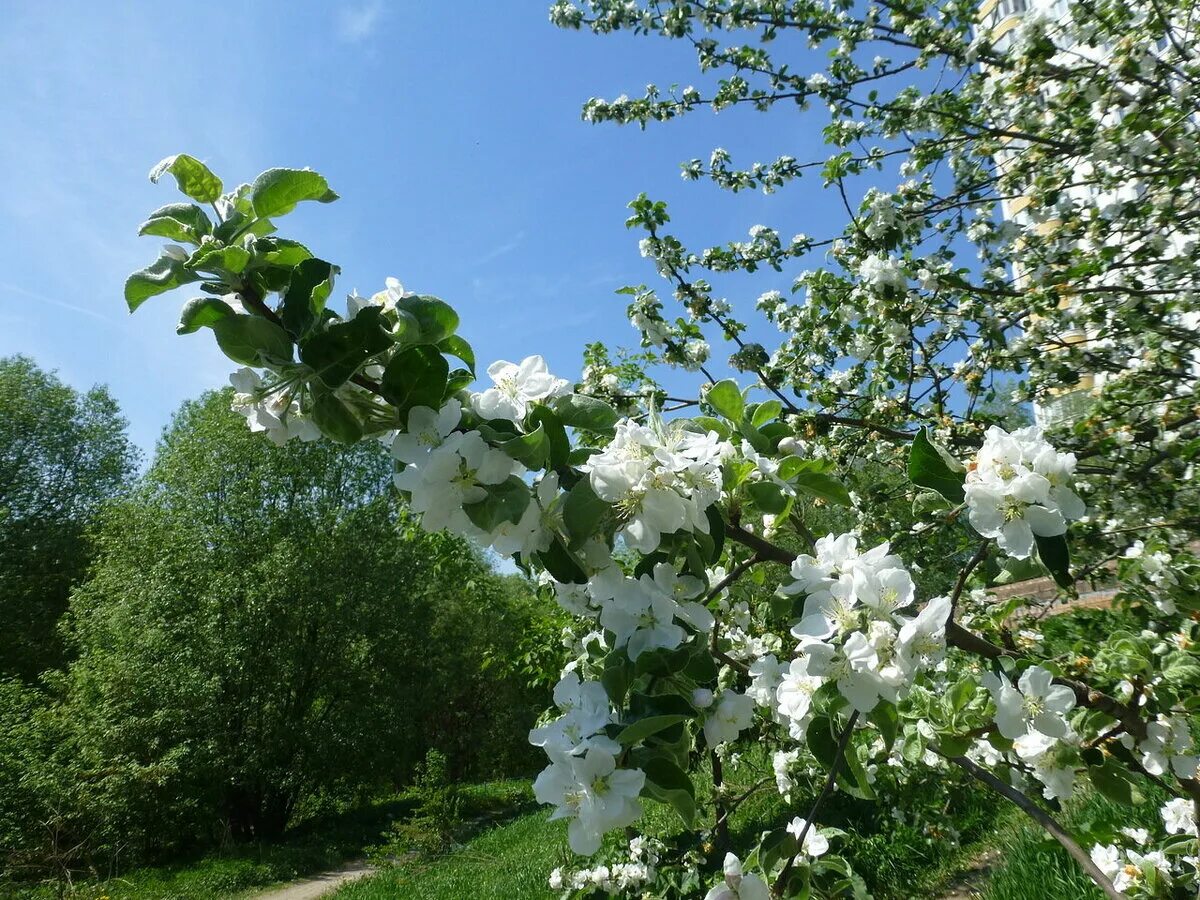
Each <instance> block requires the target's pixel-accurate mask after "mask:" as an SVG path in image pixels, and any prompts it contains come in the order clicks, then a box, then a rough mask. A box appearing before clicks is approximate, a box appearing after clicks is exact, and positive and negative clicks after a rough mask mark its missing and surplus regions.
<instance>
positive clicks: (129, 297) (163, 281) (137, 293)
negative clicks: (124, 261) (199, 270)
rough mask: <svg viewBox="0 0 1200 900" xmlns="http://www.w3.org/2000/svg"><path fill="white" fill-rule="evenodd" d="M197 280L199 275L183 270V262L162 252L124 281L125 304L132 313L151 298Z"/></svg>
mask: <svg viewBox="0 0 1200 900" xmlns="http://www.w3.org/2000/svg"><path fill="white" fill-rule="evenodd" d="M199 280H200V276H199V275H197V274H195V273H194V272H189V271H188V270H187V269H185V268H184V260H181V259H176V258H175V257H174V256H172V255H171V254H169V253H167V252H166V251H165V250H164V251H163V253H162V255H161V256H159V257H158V259H156V260H155V261H154V262H152V263H151V264H150V265H148V266H147V267H146V268H144V269H141V270H139V271H137V272H134V273H133V274H132V275H130V276H129V277H128V278H126V279H125V303H126V305H127V306H128V307H129V311H130V312H133V311H134V310H135V309H137V308H138V307H139V306H141V305H142V304H143V303H145V302H146V301H147V300H148V299H150V298H151V297H154V296H156V295H158V294H165V293H166V292H167V291H172V290H174V289H175V288H177V287H179V286H180V285H182V284H189V283H191V282H193V281H199Z"/></svg>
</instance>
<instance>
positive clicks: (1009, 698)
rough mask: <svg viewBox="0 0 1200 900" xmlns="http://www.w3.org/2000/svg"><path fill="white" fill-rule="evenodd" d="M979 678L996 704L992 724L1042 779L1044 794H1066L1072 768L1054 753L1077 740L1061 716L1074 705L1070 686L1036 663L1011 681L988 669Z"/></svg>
mask: <svg viewBox="0 0 1200 900" xmlns="http://www.w3.org/2000/svg"><path fill="white" fill-rule="evenodd" d="M983 684H984V687H986V688H987V689H988V692H989V693H990V694H991V695H992V700H993V701H994V702H995V704H996V715H995V721H996V728H997V729H998V730H999V732H1000V734H1001V735H1003V736H1004V737H1006V738H1008V739H1009V740H1011V741H1012V742H1013V752H1014V753H1015V754H1016V755H1017V756H1018V757H1019V758H1020V760H1021V761H1022V762H1023V763H1025V765H1027V766H1028V767H1029V768H1031V769H1032V771H1033V774H1034V776H1035V777H1036V778H1037V779H1038V781H1040V782H1041V783H1042V793H1043V794H1044V795H1045V796H1046V797H1047V798H1048V799H1055V798H1057V799H1065V798H1067V797H1070V796H1071V794H1072V793H1073V792H1074V789H1075V768H1074V767H1073V766H1071V765H1059V764H1058V762H1057V758H1058V751H1059V749H1060V748H1063V747H1069V746H1074V745H1076V744H1078V740H1079V739H1078V737H1077V736H1076V735H1075V733H1074V732H1073V731H1072V730H1071V726H1070V724H1069V723H1068V722H1067V718H1066V716H1067V713H1069V712H1070V711H1071V710H1072V709H1074V708H1075V692H1074V691H1072V690H1071V689H1070V688H1069V687H1066V686H1065V685H1061V684H1054V683H1053V676H1052V675H1051V674H1050V672H1049V671H1048V670H1046V669H1043V668H1042V667H1041V666H1030V667H1029V668H1028V669H1026V670H1025V671H1024V672H1022V673H1021V677H1020V678H1019V679H1018V680H1017V684H1016V686H1015V687H1014V686H1013V684H1012V682H1011V681H1009V680H1008V679H1007V678H1003V677H1001V676H999V675H996V674H995V673H993V672H988V673H987V674H985V675H984V676H983Z"/></svg>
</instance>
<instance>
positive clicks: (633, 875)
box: [550, 836, 663, 895]
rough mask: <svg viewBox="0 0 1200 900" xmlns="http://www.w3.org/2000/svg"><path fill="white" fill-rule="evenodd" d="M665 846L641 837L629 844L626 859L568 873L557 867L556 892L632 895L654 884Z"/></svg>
mask: <svg viewBox="0 0 1200 900" xmlns="http://www.w3.org/2000/svg"><path fill="white" fill-rule="evenodd" d="M662 850H663V846H662V844H661V843H659V842H658V841H654V840H650V839H648V838H644V837H641V836H638V837H635V838H634V839H633V840H631V841H630V842H629V849H628V853H627V856H626V859H624V860H622V861H620V862H613V863H609V864H608V865H604V864H601V865H598V866H593V867H592V868H585V869H578V870H576V871H573V872H566V871H564V870H563V869H562V868H556V869H554V871H552V872H551V873H550V889H551V890H553V891H561V890H574V891H583V890H588V889H595V888H598V889H600V890H602V891H605V892H606V893H608V894H614V895H615V894H622V893H624V894H628V893H629V892H631V891H638V890H640V889H641V888H643V887H645V886H646V885H648V884H649V883H650V882H652V881H653V880H654V878H655V875H656V874H657V872H656V870H655V867H656V866H657V865H658V858H659V854H660V853H661V852H662Z"/></svg>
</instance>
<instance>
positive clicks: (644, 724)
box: [617, 715, 689, 747]
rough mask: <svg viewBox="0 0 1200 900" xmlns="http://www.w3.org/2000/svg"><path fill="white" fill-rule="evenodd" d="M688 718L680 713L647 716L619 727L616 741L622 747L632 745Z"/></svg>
mask: <svg viewBox="0 0 1200 900" xmlns="http://www.w3.org/2000/svg"><path fill="white" fill-rule="evenodd" d="M688 718H689V717H688V716H680V715H672V716H647V717H646V718H644V719H639V720H638V721H636V722H634V723H633V724H632V725H626V726H625V727H624V728H623V729H621V732H620V733H619V734H618V735H617V742H618V743H619V744H620V745H621V746H622V747H632V746H633V745H634V744H640V743H641V742H642V741H644V740H645V739H646V738H648V737H650V736H651V735H654V734H658V733H659V732H660V731H663V730H664V729H666V728H670V727H671V726H672V725H676V724H678V723H680V722H686V721H687V720H688Z"/></svg>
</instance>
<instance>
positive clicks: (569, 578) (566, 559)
mask: <svg viewBox="0 0 1200 900" xmlns="http://www.w3.org/2000/svg"><path fill="white" fill-rule="evenodd" d="M537 558H538V561H539V562H541V564H542V567H543V568H545V570H546V571H547V572H549V573H550V575H551V576H552V577H553V578H554V580H555V581H561V582H562V583H563V584H586V583H587V580H588V578H587V572H585V571H584V569H583V566H582V565H580V564H579V560H578V559H576V558H575V554H574V553H572V552H571V551H570V550H568V549H567V547H566V545H565V544H563V542H562V539H561V538H559V536H558V535H555V536H554V540H553V541H551V542H550V546H549V547H547V548H546V549H545V550H543V551H542V552H541V553H539V554H537Z"/></svg>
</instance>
